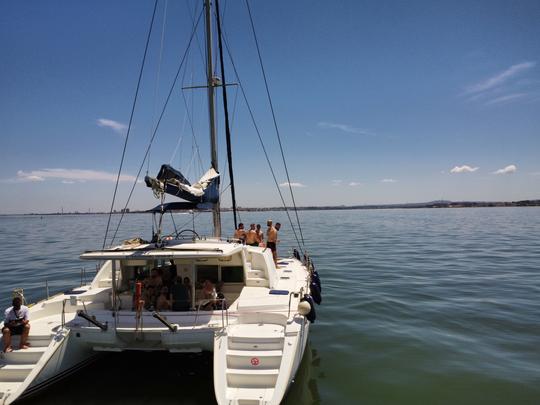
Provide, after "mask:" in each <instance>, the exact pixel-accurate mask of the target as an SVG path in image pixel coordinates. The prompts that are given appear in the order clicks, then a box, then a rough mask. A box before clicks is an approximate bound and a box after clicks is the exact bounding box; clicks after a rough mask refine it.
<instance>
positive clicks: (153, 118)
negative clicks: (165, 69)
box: [146, 0, 169, 174]
mask: <svg viewBox="0 0 540 405" xmlns="http://www.w3.org/2000/svg"><path fill="white" fill-rule="evenodd" d="M168 5H169V0H165V7H164V9H163V23H162V27H161V41H160V46H159V56H158V68H157V72H156V83H155V85H154V107H153V108H152V130H153V129H154V125H155V119H156V110H157V99H158V94H159V79H160V76H161V63H162V62H163V44H164V42H165V27H166V25H167V8H168ZM146 163H147V165H146V173H147V174H148V172H149V171H150V155H149V156H148V159H147V160H146Z"/></svg>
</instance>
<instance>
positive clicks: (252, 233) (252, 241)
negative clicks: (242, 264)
mask: <svg viewBox="0 0 540 405" xmlns="http://www.w3.org/2000/svg"><path fill="white" fill-rule="evenodd" d="M246 245H249V246H259V238H258V237H257V231H256V230H255V224H251V225H249V231H247V233H246Z"/></svg>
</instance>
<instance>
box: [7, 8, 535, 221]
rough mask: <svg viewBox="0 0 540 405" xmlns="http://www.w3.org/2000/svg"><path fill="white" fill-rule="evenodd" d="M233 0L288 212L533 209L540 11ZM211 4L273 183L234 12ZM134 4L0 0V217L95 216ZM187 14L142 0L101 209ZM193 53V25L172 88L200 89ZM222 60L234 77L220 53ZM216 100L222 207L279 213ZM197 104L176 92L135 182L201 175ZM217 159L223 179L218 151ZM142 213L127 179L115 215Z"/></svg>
mask: <svg viewBox="0 0 540 405" xmlns="http://www.w3.org/2000/svg"><path fill="white" fill-rule="evenodd" d="M250 4H251V8H252V13H253V17H254V22H255V26H256V29H257V34H258V38H259V41H260V46H261V51H262V56H263V59H264V63H265V69H266V73H267V76H268V79H269V85H270V91H271V94H272V99H273V102H274V107H275V111H276V115H277V120H278V126H279V129H280V133H281V135H282V139H283V145H284V148H285V155H286V157H287V161H288V164H289V171H290V179H291V183H292V184H293V185H294V187H293V188H294V191H295V197H296V200H297V203H298V204H299V205H341V204H347V205H349V204H372V203H400V202H421V201H430V200H435V199H449V200H501V201H502V200H505V201H508V200H518V199H528V198H540V114H539V113H538V111H540V41H539V40H538V38H540V24H538V21H540V2H538V1H519V2H515V1H475V2H469V1H453V2H433V1H414V2H380V1H333V2H326V1H296V2H286V1H276V2H263V1H252V2H251V3H250ZM221 6H222V9H223V8H224V9H225V10H224V27H225V31H226V35H227V41H228V43H229V45H230V48H231V51H232V55H233V58H234V63H235V65H236V67H237V68H238V72H239V76H240V80H241V82H242V84H243V85H244V89H245V91H246V93H247V97H248V100H249V103H250V106H251V107H252V109H253V112H254V114H255V116H256V119H257V124H258V126H259V128H260V130H261V133H262V136H263V139H264V142H265V144H266V147H267V149H268V151H269V154H270V156H271V159H272V162H273V165H274V168H275V170H276V174H277V177H278V182H279V183H280V184H282V185H284V183H285V182H286V181H287V179H286V177H285V174H284V171H283V169H282V165H281V164H280V154H279V150H278V148H277V142H276V137H275V132H274V129H273V124H272V120H271V115H270V110H269V107H268V102H267V99H266V95H265V92H264V83H263V80H262V76H261V74H260V68H259V65H258V61H257V55H256V49H255V46H254V42H253V38H252V36H251V32H250V27H249V20H248V17H247V11H246V7H245V4H244V2H243V1H232V0H228V1H225V0H222V1H221ZM152 8H153V1H92V2H86V1H47V2H42V1H25V2H16V1H5V2H2V3H1V4H0V43H1V49H2V54H3V55H2V63H1V64H0V89H1V93H0V137H1V138H0V139H1V146H0V213H1V214H8V213H27V212H56V211H59V210H60V209H62V208H63V209H64V210H65V211H75V210H78V211H84V212H86V211H107V210H108V209H109V207H110V204H111V199H112V194H113V191H114V180H115V179H116V173H117V170H118V167H119V164H120V157H121V152H122V147H123V143H124V140H125V136H126V127H127V124H128V121H129V116H130V111H131V106H132V102H133V97H134V92H135V87H136V83H137V76H138V71H139V66H140V62H141V58H142V54H143V51H144V43H145V39H146V34H147V30H148V25H149V21H150V17H151V13H152ZM199 12H200V2H199V1H194V0H191V1H187V2H186V1H169V2H167V1H165V0H161V1H160V2H159V4H158V9H157V16H156V22H155V26H154V31H153V34H152V38H151V43H150V50H149V54H148V60H147V65H146V67H145V71H144V75H143V80H142V86H141V92H140V96H139V97H140V99H139V102H138V104H137V107H136V110H135V116H134V120H133V125H132V130H131V133H130V137H129V142H128V146H127V153H126V160H125V163H124V169H123V172H122V174H123V177H122V181H121V182H120V187H119V196H118V199H117V204H116V206H115V208H117V209H120V208H122V207H123V206H124V204H125V201H126V198H127V194H128V192H129V190H130V188H131V186H132V184H133V181H134V178H135V176H136V174H137V171H138V169H139V167H140V165H141V162H142V158H143V156H144V151H145V148H146V146H147V145H148V142H149V139H150V136H151V132H152V128H153V126H154V125H155V122H156V119H157V116H158V115H159V113H160V111H161V108H162V106H163V102H164V100H165V97H166V95H167V92H168V90H169V88H170V85H171V83H172V79H173V77H174V74H175V73H176V70H177V68H178V65H179V61H180V59H181V55H182V53H183V52H184V50H185V48H186V44H187V41H188V37H189V34H190V32H191V29H192V21H193V18H194V16H198V13H199ZM202 43H203V35H202V31H201V30H199V33H198V36H197V41H195V42H194V44H193V46H192V48H191V49H190V53H189V56H190V57H189V58H188V62H187V64H186V65H185V69H183V70H182V72H181V75H180V79H181V80H180V81H181V84H182V86H184V87H186V86H192V85H199V84H203V82H204V76H203V71H202V70H201V69H202V67H201V64H202V55H201V53H202V52H201V46H202ZM226 65H227V69H228V70H227V71H226V74H227V79H228V81H230V82H236V81H237V78H236V77H234V74H233V71H232V68H231V63H230V60H229V59H228V58H227V59H226ZM229 89H230V90H229V99H230V109H231V111H232V112H233V114H232V115H233V120H232V127H233V147H234V150H233V155H234V168H235V173H236V176H235V178H236V182H237V190H238V192H237V194H238V196H237V199H238V203H239V205H242V206H276V205H280V200H279V196H278V193H277V191H276V188H275V185H274V183H273V180H272V177H271V174H270V172H269V169H268V166H267V163H266V161H265V159H264V156H263V154H262V151H261V148H260V146H259V142H258V139H257V137H256V134H255V131H254V130H253V126H252V124H251V121H250V119H249V115H248V112H247V109H246V105H245V103H244V102H243V100H242V98H241V96H240V95H239V94H237V92H238V87H237V86H236V87H234V86H232V87H229ZM182 94H183V95H184V97H185V101H184V97H183V96H182ZM204 95H205V93H204V91H203V90H184V91H182V90H181V89H180V86H179V85H177V87H176V88H175V90H174V92H173V96H172V98H171V102H170V104H169V106H168V108H167V110H166V113H165V115H164V119H163V121H162V123H161V125H160V128H159V130H158V133H157V137H156V140H155V142H154V144H153V147H152V149H151V153H150V161H149V163H145V164H144V166H143V167H144V168H143V171H142V176H144V174H145V173H146V171H147V169H148V170H149V173H150V174H151V175H155V174H156V173H157V171H158V170H159V166H160V165H161V163H169V162H171V163H172V164H173V165H174V166H176V167H179V168H181V170H182V171H183V172H185V173H186V174H187V176H188V177H189V179H190V180H192V181H195V180H197V179H198V177H199V176H200V175H201V174H202V173H203V171H204V170H205V169H206V168H207V167H208V165H209V163H208V152H207V148H208V130H207V126H206V113H207V110H206V105H205V104H204ZM220 100H221V98H220V97H219V98H218V101H220ZM186 104H187V105H188V107H189V114H187V113H186V107H185V106H186ZM218 105H220V104H219V103H218ZM219 113H221V109H220V110H219ZM190 121H191V122H192V123H193V131H192V130H191V125H190ZM219 131H220V135H222V134H223V119H222V118H221V116H220V118H219ZM193 134H195V136H196V138H195V139H196V144H197V146H198V148H199V149H200V151H199V153H198V154H197V153H196V152H194V151H196V148H195V142H194V140H193ZM175 150H176V153H175ZM199 154H200V156H201V160H200V161H199V158H198V155H199ZM219 155H220V159H221V163H220V165H221V166H220V169H221V171H222V172H225V171H226V165H225V164H224V160H223V159H224V157H225V147H224V142H223V140H221V141H220V149H219ZM228 182H229V180H228V176H227V175H225V178H224V180H223V184H224V185H227V184H228ZM281 189H282V191H283V192H285V193H286V192H287V189H286V188H284V187H282V188H281ZM226 194H227V193H225V197H224V205H225V206H228V205H230V203H229V200H228V196H227V195H226ZM155 204H156V200H155V199H154V198H153V196H152V193H151V192H150V190H148V189H147V188H146V187H145V186H144V184H142V183H139V184H137V185H136V187H135V193H134V197H133V199H132V202H131V203H130V204H129V207H130V208H132V209H144V208H148V207H151V206H153V205H155Z"/></svg>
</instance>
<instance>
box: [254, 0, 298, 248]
mask: <svg viewBox="0 0 540 405" xmlns="http://www.w3.org/2000/svg"><path fill="white" fill-rule="evenodd" d="M246 6H247V9H248V14H249V21H250V22H251V30H252V31H253V38H254V39H255V45H256V46H257V54H258V55H259V64H260V66H261V71H262V75H263V78H264V86H265V88H266V95H267V97H268V102H269V103H270V110H271V111H272V119H273V121H274V128H275V130H276V135H277V139H278V143H279V150H280V151H281V158H282V160H283V166H284V168H285V173H286V175H287V183H288V185H289V191H290V193H291V199H292V203H293V207H294V212H295V214H296V221H297V223H298V229H299V231H300V238H301V239H302V246H304V235H303V234H302V226H301V225H300V218H298V209H297V208H296V201H295V200H294V193H293V190H292V186H291V179H290V177H289V170H288V168H287V161H286V160H285V154H284V152H283V146H282V144H281V136H280V134H279V129H278V126H277V120H276V114H275V112H274V105H273V103H272V98H271V97H270V89H269V88H268V80H267V79H266V72H265V70H264V65H263V61H262V56H261V50H260V48H259V41H258V40H257V34H256V33H255V25H254V24H253V18H252V16H251V8H250V7H249V2H248V0H246Z"/></svg>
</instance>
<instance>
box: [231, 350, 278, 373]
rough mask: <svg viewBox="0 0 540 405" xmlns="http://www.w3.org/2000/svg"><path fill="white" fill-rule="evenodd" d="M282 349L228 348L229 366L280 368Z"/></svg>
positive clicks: (263, 368) (235, 367)
mask: <svg viewBox="0 0 540 405" xmlns="http://www.w3.org/2000/svg"><path fill="white" fill-rule="evenodd" d="M282 356H283V351H282V350H227V367H228V368H232V369H247V370H257V369H258V370H267V369H275V368H279V365H280V364H281V357H282Z"/></svg>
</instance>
